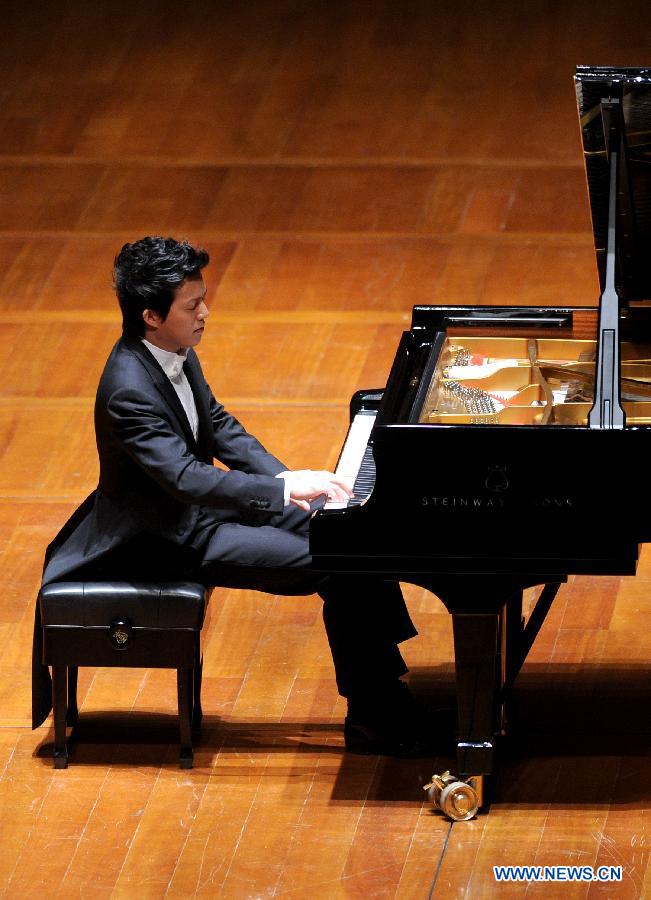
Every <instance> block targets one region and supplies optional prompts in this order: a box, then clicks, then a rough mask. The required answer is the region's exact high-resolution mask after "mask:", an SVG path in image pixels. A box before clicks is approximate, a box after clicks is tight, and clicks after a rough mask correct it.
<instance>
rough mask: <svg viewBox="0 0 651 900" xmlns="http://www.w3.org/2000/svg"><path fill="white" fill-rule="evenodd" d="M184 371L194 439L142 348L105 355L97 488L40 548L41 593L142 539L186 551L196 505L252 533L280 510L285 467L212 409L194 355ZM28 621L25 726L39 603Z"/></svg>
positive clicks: (37, 716) (131, 343)
mask: <svg viewBox="0 0 651 900" xmlns="http://www.w3.org/2000/svg"><path fill="white" fill-rule="evenodd" d="M184 371H185V374H186V376H187V378H188V381H189V383H190V386H191V388H192V393H193V394H194V399H195V403H196V406H197V414H198V418H199V433H198V437H197V440H195V439H194V437H193V434H192V429H191V428H190V423H189V422H188V418H187V416H186V414H185V411H184V409H183V406H182V404H181V402H180V400H179V398H178V396H177V394H176V391H175V390H174V388H173V386H172V384H171V382H170V380H169V378H168V377H167V376H166V375H165V373H164V372H163V370H162V369H161V367H160V366H159V364H158V362H157V361H156V360H155V359H154V357H153V356H152V354H151V353H150V352H149V351H148V350H147V348H146V347H145V345H144V344H143V343H142V341H141V340H139V339H138V338H130V337H122V338H121V339H120V340H119V341H118V342H117V344H116V345H115V347H114V348H113V350H112V352H111V354H110V356H109V358H108V360H107V363H106V366H105V368H104V372H103V374H102V377H101V379H100V382H99V387H98V389H97V398H96V402H95V432H96V438H97V451H98V454H99V467H100V472H99V483H98V486H97V488H96V490H95V491H93V493H92V494H91V495H90V496H89V497H87V498H86V500H85V501H84V502H83V503H82V504H81V506H80V507H79V508H78V509H77V510H76V511H75V512H74V513H73V515H72V516H71V518H70V519H69V520H68V521H67V522H66V524H65V525H64V526H63V528H62V529H61V531H60V532H59V534H58V535H57V536H56V537H55V539H54V540H53V541H52V543H51V544H50V546H49V547H48V549H47V551H46V554H45V566H44V571H43V584H48V583H50V582H53V581H60V580H62V579H64V578H66V579H67V578H70V577H71V576H72V577H74V573H75V572H76V571H78V570H80V569H81V568H82V567H85V566H87V565H88V564H90V563H93V564H94V563H97V562H98V561H100V560H101V559H102V558H103V557H106V556H107V555H108V554H110V553H112V552H113V551H116V550H117V549H118V548H119V547H120V546H121V545H124V544H126V543H127V542H129V541H130V540H131V539H132V538H135V537H136V536H141V535H143V534H144V535H149V536H151V537H153V538H154V539H156V538H162V539H163V540H165V541H171V542H172V543H174V544H178V545H185V544H187V543H188V541H189V539H190V538H191V536H192V534H193V529H194V526H195V523H196V520H197V516H198V511H199V507H200V506H208V507H213V508H214V510H215V514H216V516H217V518H218V519H219V518H222V519H223V520H224V521H225V522H226V521H241V520H244V521H247V522H249V523H257V524H260V523H262V522H264V521H266V520H267V519H268V518H270V517H271V516H272V515H274V514H276V513H281V512H282V511H283V508H284V482H283V480H282V479H279V478H275V477H274V476H275V475H277V474H278V473H279V472H281V471H283V470H284V469H286V466H284V465H283V464H282V463H281V462H280V461H279V460H278V459H276V458H275V457H274V456H272V455H271V454H270V453H268V452H267V451H266V450H265V448H264V447H263V446H262V444H260V442H259V441H258V440H256V438H254V437H253V436H252V435H250V434H248V432H247V431H246V430H245V429H244V428H243V427H242V425H241V424H240V423H239V422H238V421H237V419H235V418H234V417H233V416H231V415H230V414H229V413H228V412H227V411H226V410H225V409H224V407H223V406H222V405H221V404H219V403H218V402H217V401H216V400H215V398H214V397H213V395H212V392H211V390H210V388H209V387H208V385H207V384H206V381H205V379H204V377H203V372H202V371H201V366H200V364H199V360H198V358H197V355H196V353H195V352H194V350H189V351H188V355H187V359H186V362H185V364H184ZM214 459H217V460H218V461H219V462H220V463H222V464H223V465H224V466H226V467H228V468H227V469H223V468H219V467H216V466H215V465H214V464H213V460H214ZM36 618H37V621H36V627H35V641H34V659H33V664H34V665H33V682H34V710H33V713H34V715H33V722H34V723H35V724H34V727H37V725H38V724H40V722H41V721H43V719H44V718H45V716H47V713H48V711H49V700H47V699H46V698H47V694H48V692H47V682H48V681H49V675H48V673H47V670H46V669H45V667H43V666H42V663H41V655H40V654H41V628H40V619H39V615H38V604H37V617H36Z"/></svg>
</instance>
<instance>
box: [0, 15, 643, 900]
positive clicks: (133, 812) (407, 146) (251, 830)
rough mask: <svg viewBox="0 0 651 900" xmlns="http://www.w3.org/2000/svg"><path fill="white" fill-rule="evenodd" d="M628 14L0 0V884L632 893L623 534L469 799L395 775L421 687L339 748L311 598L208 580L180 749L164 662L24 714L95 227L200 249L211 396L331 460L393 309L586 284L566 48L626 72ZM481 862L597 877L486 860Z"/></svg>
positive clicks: (631, 588)
mask: <svg viewBox="0 0 651 900" xmlns="http://www.w3.org/2000/svg"><path fill="white" fill-rule="evenodd" d="M650 36H651V13H650V11H649V6H648V3H647V2H646V0H629V2H626V3H624V2H623V0H613V2H612V3H610V4H599V3H595V2H594V0H591V2H588V0H569V2H565V3H563V2H560V0H529V2H527V3H526V4H521V3H516V2H515V0H488V2H487V3H486V4H482V5H481V6H478V5H477V4H476V3H474V2H471V0H457V2H455V3H448V2H441V3H432V2H430V0H401V2H400V3H394V2H391V0H377V2H371V0H360V2H346V0H330V2H323V0H250V2H247V3H233V2H226V0H223V2H217V0H215V2H205V0H203V2H202V0H188V2H186V3H183V4H175V3H172V2H169V0H143V2H139V3H137V4H134V3H132V2H130V0H115V2H111V3H103V2H101V0H100V2H99V3H95V4H88V3H82V2H81V0H68V2H66V0H53V2H51V3H49V4H46V5H36V4H34V5H28V4H23V3H18V2H13V0H8V2H7V3H5V4H3V26H2V41H1V42H0V76H1V79H0V572H1V577H2V584H3V591H2V594H1V596H0V896H2V897H7V898H20V900H23V898H32V897H33V898H36V897H39V898H40V897H42V896H43V895H50V896H55V897H61V898H71V897H80V898H103V897H107V898H108V897H111V898H132V897H133V898H136V897H137V898H143V897H144V898H159V897H179V898H186V897H195V896H196V897H206V898H209V897H225V898H235V900H240V898H247V900H248V898H263V897H288V898H289V897H291V898H303V897H305V898H319V900H321V898H325V900H330V898H340V897H341V898H344V897H345V898H352V897H355V898H358V897H359V898H362V897H363V898H367V897H369V898H387V900H389V898H394V897H395V898H405V900H412V898H414V900H416V898H418V900H427V898H429V897H441V898H473V900H474V898H493V897H503V896H504V897H510V896H522V895H523V894H526V895H527V896H532V897H534V896H535V897H549V898H554V900H555V898H557V897H560V896H563V897H571V898H590V900H592V898H601V897H603V898H642V897H651V867H650V866H649V848H650V847H651V812H650V805H651V767H650V766H649V752H650V749H651V747H650V744H651V742H650V731H651V729H650V726H649V721H650V716H649V712H650V709H651V678H650V677H649V676H650V674H651V671H650V664H649V659H650V656H651V638H650V637H649V633H650V630H651V629H650V628H649V626H650V625H651V605H650V604H649V594H650V593H651V553H649V552H648V550H647V548H645V551H644V553H643V555H642V559H641V562H640V567H639V572H638V575H637V576H636V577H635V578H602V579H597V578H586V577H583V578H578V577H577V578H573V579H571V580H570V582H569V583H568V584H567V585H566V586H564V587H563V588H562V590H561V593H560V595H559V596H558V598H557V600H556V601H555V604H554V606H553V608H552V610H551V612H550V615H549V617H548V621H547V622H546V624H545V626H544V627H543V629H542V631H541V633H540V635H539V637H538V639H537V642H536V644H535V646H534V648H533V650H532V653H531V655H530V657H529V660H528V662H527V663H526V665H525V667H524V669H523V671H522V673H521V675H520V677H519V680H518V683H517V689H516V692H515V721H516V725H517V728H516V734H515V736H514V738H513V740H512V741H511V742H510V744H509V745H508V746H507V748H506V754H505V759H504V761H503V764H502V768H501V771H500V775H499V778H498V780H497V784H496V786H495V793H494V800H493V803H492V805H491V806H490V809H489V810H488V811H487V812H486V813H484V814H482V815H480V816H479V817H478V818H477V819H475V820H474V821H472V822H469V823H456V824H454V825H451V824H450V823H449V822H447V821H445V820H444V819H443V818H442V817H441V816H440V815H438V814H436V813H434V812H432V811H431V809H430V808H429V806H428V804H427V803H426V802H425V801H424V794H423V791H422V786H423V784H425V783H426V782H427V781H428V780H429V777H430V776H431V774H432V772H434V771H441V770H442V769H445V768H447V767H448V766H452V765H453V763H454V760H453V754H452V746H453V727H452V724H451V715H450V714H449V713H444V714H442V716H441V721H442V723H443V724H442V728H441V737H440V748H439V756H438V757H437V758H436V759H433V760H425V761H423V760H418V761H396V760H388V759H378V758H376V757H367V758H363V757H353V756H347V755H346V754H345V753H344V752H343V739H342V734H341V723H342V719H343V715H344V711H345V708H344V704H343V702H342V700H341V699H340V698H338V696H337V693H336V688H335V684H334V679H333V673H332V668H331V662H330V658H329V652H328V648H327V644H326V641H325V638H324V634H323V628H322V624H321V619H320V608H319V601H318V598H316V597H307V598H281V597H273V596H267V595H263V594H259V593H256V592H253V591H229V590H223V591H218V592H216V594H215V595H214V598H213V603H212V609H211V616H210V621H209V623H208V624H207V626H206V638H207V641H206V661H205V682H204V708H205V712H206V720H205V728H204V733H203V739H202V742H201V745H200V746H199V747H198V748H197V752H196V764H195V768H194V769H193V770H192V771H183V772H182V771H180V770H179V769H178V768H177V766H176V740H177V737H176V731H175V712H174V711H175V683H174V678H173V674H172V673H171V672H166V671H160V670H156V671H148V670H129V669H124V670H120V669H112V670H107V669H98V670H93V669H84V670H82V671H81V674H80V696H81V700H82V724H81V726H80V735H79V740H78V741H77V743H76V744H75V745H74V749H73V753H72V761H71V765H70V768H69V769H68V770H66V771H56V772H55V771H54V770H53V769H52V768H51V758H50V756H49V753H50V752H51V743H52V729H51V727H49V726H48V725H45V726H43V727H42V728H41V729H40V730H38V731H36V732H32V731H31V730H30V727H29V701H30V671H29V655H30V646H31V632H32V622H33V603H34V597H35V595H36V592H37V589H38V584H39V573H40V568H41V564H42V557H43V551H44V549H45V546H46V545H47V543H48V541H49V540H50V539H51V538H52V536H53V535H54V534H55V533H56V531H57V530H58V528H59V526H60V525H61V524H62V523H63V521H64V520H65V519H66V517H67V516H68V515H69V514H70V512H71V511H72V510H73V509H74V507H75V506H76V505H77V503H78V502H79V501H80V500H81V499H83V497H85V496H86V494H87V493H88V492H89V491H91V490H92V489H93V487H94V485H95V483H96V478H97V463H96V458H95V448H94V435H93V426H92V403H93V396H94V389H95V385H96V382H97V378H98V375H99V373H100V371H101V368H102V366H103V363H104V360H105V357H106V355H107V353H108V351H109V349H110V347H111V346H112V344H113V342H114V340H115V339H116V337H117V336H118V332H119V316H118V314H117V306H116V302H115V299H114V296H113V293H112V288H111V282H110V269H111V264H112V259H113V257H114V255H115V253H116V252H117V250H119V248H120V246H121V245H122V243H124V242H125V241H128V240H133V239H136V238H138V237H140V236H142V235H143V234H145V233H148V232H149V233H166V234H167V233H171V234H174V235H175V236H178V237H187V238H189V239H190V240H192V241H194V242H196V243H199V244H202V245H203V246H205V247H206V248H207V249H208V250H209V251H210V254H211V257H212V263H211V265H210V268H209V269H208V270H207V273H206V274H207V282H208V287H209V299H210V305H211V316H210V322H209V328H208V331H207V332H206V336H205V337H204V340H203V342H202V346H201V351H200V352H201V357H202V360H203V362H204V368H205V370H206V373H207V376H208V379H209V381H210V383H211V384H212V386H213V389H214V390H215V393H216V394H217V395H218V396H219V397H220V399H222V400H223V401H225V402H226V403H227V405H228V406H229V408H230V409H232V411H233V412H234V413H235V414H236V415H237V416H238V417H240V418H241V419H242V420H243V421H244V423H245V424H246V425H247V426H248V427H249V428H250V429H251V430H252V431H253V432H254V433H255V434H257V435H258V436H259V437H260V438H261V439H262V440H263V442H264V443H265V444H267V445H268V446H269V447H270V449H272V450H273V451H274V452H275V453H276V454H277V455H279V456H280V457H281V458H283V459H284V460H285V461H286V462H287V464H288V465H290V466H300V467H304V466H313V467H321V466H332V465H334V463H335V460H336V457H337V453H338V450H339V447H340V446H341V443H342V440H343V436H344V433H345V428H346V422H347V404H348V400H349V398H350V395H351V394H352V393H353V391H354V390H356V389H358V388H362V387H377V386H381V385H383V384H384V383H385V381H386V377H387V373H388V369H389V366H390V364H391V361H392V359H393V355H394V353H395V348H396V345H397V342H398V339H399V336H400V333H401V332H402V331H403V330H404V329H405V328H406V327H408V323H409V319H410V313H411V307H412V306H413V305H414V304H416V303H474V304H499V303H504V302H508V303H509V304H522V305H532V304H540V305H551V304H557V303H559V302H560V303H572V304H575V305H590V304H593V303H594V302H595V299H596V288H597V280H596V272H595V265H594V255H593V247H592V236H591V230H590V220H589V215H588V208H587V196H586V190H585V180H584V175H583V170H582V163H581V158H580V150H579V146H580V145H579V136H578V126H577V122H576V112H575V105H574V93H573V85H572V74H573V70H574V66H575V64H577V63H591V64H609V63H611V64H617V63H625V64H630V65H645V64H647V65H648V64H650V63H651V60H650V59H649V37H650ZM546 464H547V465H551V466H554V465H562V464H563V461H562V460H548V461H546ZM616 464H617V465H626V461H625V460H618V461H617V462H616ZM534 474H535V473H534ZM580 475H581V473H580V472H577V478H579V477H580ZM639 477H640V478H643V477H647V473H644V472H641V473H639ZM607 525H609V526H610V527H613V523H607ZM614 527H616V523H614ZM406 593H407V597H408V602H409V606H410V610H411V612H412V615H413V618H414V620H415V623H416V625H417V627H418V629H419V632H420V634H419V636H418V638H416V639H415V640H413V641H411V642H409V643H408V644H407V645H406V646H405V656H406V658H407V661H408V663H409V666H410V669H411V672H410V676H409V677H410V681H411V684H412V686H413V689H414V691H415V692H417V693H418V694H419V696H421V697H422V698H423V699H424V701H425V702H427V703H428V704H429V705H431V706H432V708H434V709H443V710H452V709H453V707H454V674H453V665H452V659H453V657H452V639H451V628H450V622H449V616H448V614H447V613H446V612H445V610H444V608H443V607H442V605H441V604H440V603H439V601H438V600H437V599H436V598H434V597H432V596H431V595H429V594H427V592H425V591H423V590H421V589H417V588H415V587H407V588H406ZM529 599H531V598H529ZM498 864H513V865H517V864H523V865H593V866H598V865H611V864H612V865H621V866H622V867H623V880H622V882H621V883H617V884H600V883H585V882H583V883H581V882H575V883H566V884H563V885H562V886H560V885H558V884H554V885H552V884H542V883H539V884H529V885H522V884H520V885H515V884H499V885H498V884H497V883H496V882H495V879H494V875H493V866H494V865H498Z"/></svg>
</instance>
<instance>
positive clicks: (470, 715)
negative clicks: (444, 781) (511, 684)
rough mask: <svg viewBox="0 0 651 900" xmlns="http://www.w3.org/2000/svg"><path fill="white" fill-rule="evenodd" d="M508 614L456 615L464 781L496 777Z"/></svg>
mask: <svg viewBox="0 0 651 900" xmlns="http://www.w3.org/2000/svg"><path fill="white" fill-rule="evenodd" d="M501 620H502V611H501V610H500V611H495V612H489V613H485V612H461V613H453V614H452V628H453V633H454V651H455V665H456V675H457V704H458V716H459V740H458V742H457V764H458V767H459V774H460V776H461V778H462V779H464V780H465V779H466V778H469V777H472V776H477V775H490V774H491V773H492V771H493V764H494V759H495V749H496V748H495V745H496V740H497V737H498V736H499V733H500V731H501V700H502V697H501V681H502V672H501V668H502V666H501V661H502V652H501V646H500V644H501V635H502V627H501V624H502V622H501Z"/></svg>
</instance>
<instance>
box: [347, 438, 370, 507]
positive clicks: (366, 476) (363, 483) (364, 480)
mask: <svg viewBox="0 0 651 900" xmlns="http://www.w3.org/2000/svg"><path fill="white" fill-rule="evenodd" d="M374 485H375V459H374V458H373V447H372V445H371V444H367V445H366V450H365V451H364V456H363V457H362V462H361V465H360V467H359V471H358V472H357V477H356V478H355V484H354V485H353V496H352V498H351V499H350V500H349V501H348V506H359V504H360V503H361V502H362V500H366V498H367V497H368V496H369V494H370V493H371V491H372V490H373V487H374Z"/></svg>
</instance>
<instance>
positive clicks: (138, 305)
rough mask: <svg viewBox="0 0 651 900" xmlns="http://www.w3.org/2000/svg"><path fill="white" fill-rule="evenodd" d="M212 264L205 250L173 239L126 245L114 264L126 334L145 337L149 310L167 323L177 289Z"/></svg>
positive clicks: (116, 290)
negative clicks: (145, 319) (146, 315)
mask: <svg viewBox="0 0 651 900" xmlns="http://www.w3.org/2000/svg"><path fill="white" fill-rule="evenodd" d="M209 262H210V257H209V256H208V253H207V252H206V251H205V250H200V249H197V248H195V247H193V246H192V245H191V244H188V242H187V241H176V240H174V238H171V237H168V238H163V237H144V238H142V239H141V240H139V241H136V242H135V243H133V244H125V245H124V247H123V248H122V249H121V250H120V252H119V253H118V255H117V256H116V257H115V262H114V264H113V284H114V286H115V292H116V294H117V295H118V300H119V301H120V309H121V310H122V330H123V331H124V333H125V334H129V335H132V336H134V337H143V335H144V334H145V323H144V321H143V318H142V314H143V311H144V310H145V309H151V310H153V311H154V312H156V313H158V315H159V316H160V317H161V318H162V319H163V321H165V319H166V318H167V314H168V313H169V311H170V306H171V305H172V301H173V300H174V292H175V291H176V289H177V288H178V287H179V285H181V284H183V282H184V281H186V280H188V279H192V278H198V277H199V273H200V272H201V270H202V269H203V268H204V267H205V266H207V265H208V263H209Z"/></svg>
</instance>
